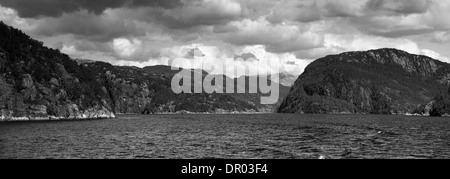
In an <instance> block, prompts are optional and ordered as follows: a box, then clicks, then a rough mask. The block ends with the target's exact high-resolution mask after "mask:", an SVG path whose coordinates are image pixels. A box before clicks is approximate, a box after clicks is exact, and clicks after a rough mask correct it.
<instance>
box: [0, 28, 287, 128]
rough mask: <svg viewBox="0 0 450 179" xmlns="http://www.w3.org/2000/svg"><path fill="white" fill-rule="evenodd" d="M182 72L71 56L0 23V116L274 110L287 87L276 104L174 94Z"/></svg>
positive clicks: (253, 98) (256, 98)
mask: <svg viewBox="0 0 450 179" xmlns="http://www.w3.org/2000/svg"><path fill="white" fill-rule="evenodd" d="M178 72H179V71H172V70H171V68H170V67H168V66H153V67H145V68H137V67H124V66H113V65H111V64H109V63H104V62H95V61H91V60H80V59H77V60H72V59H71V58H70V57H69V56H67V55H65V54H62V53H60V52H59V51H58V50H54V49H50V48H47V47H44V46H43V44H42V42H39V41H36V40H34V39H32V38H30V37H29V36H27V35H26V34H24V33H23V32H21V31H20V30H17V29H14V28H12V27H9V26H7V25H5V24H4V23H0V121H1V120H49V119H55V120H58V119H84V118H111V117H114V116H115V114H141V113H143V114H154V113H191V112H192V113H234V112H250V113H253V112H274V111H275V109H276V107H277V106H278V105H279V104H280V103H281V101H282V99H283V97H284V96H286V95H287V93H288V92H289V87H286V86H282V85H280V93H281V94H280V96H281V97H280V100H279V102H278V103H277V104H274V105H262V104H260V97H261V96H263V95H264V94H261V93H257V94H250V93H248V92H247V93H244V94H238V93H234V94H216V93H214V94H206V93H202V94H184V93H182V94H175V93H173V92H172V90H171V81H172V77H173V76H174V75H175V74H177V73H178ZM192 72H193V73H194V72H196V71H195V70H192ZM202 73H203V74H202V76H203V77H205V76H206V75H207V73H206V72H204V71H203V72H202ZM226 78H227V77H225V76H224V79H226ZM247 78H252V77H247ZM192 80H194V79H192ZM192 82H193V83H196V82H195V81H192ZM247 82H248V81H247ZM225 84H226V83H225ZM249 85H250V84H249V83H247V84H246V85H245V86H239V85H237V83H236V86H235V88H236V89H238V88H246V89H248V86H249ZM264 96H265V95H264Z"/></svg>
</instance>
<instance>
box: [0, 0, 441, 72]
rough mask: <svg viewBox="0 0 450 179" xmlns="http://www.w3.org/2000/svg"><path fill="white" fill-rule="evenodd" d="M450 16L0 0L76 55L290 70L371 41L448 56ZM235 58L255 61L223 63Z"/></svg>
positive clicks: (435, 5) (285, 5) (263, 0)
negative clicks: (199, 62) (199, 61)
mask: <svg viewBox="0 0 450 179" xmlns="http://www.w3.org/2000/svg"><path fill="white" fill-rule="evenodd" d="M449 17H450V1H449V0H0V20H1V21H3V22H4V23H6V24H8V25H11V26H13V27H15V28H18V29H21V30H22V31H24V32H25V33H27V34H29V35H30V36H31V37H33V38H35V39H37V40H40V41H43V42H44V44H45V45H46V46H48V47H51V48H55V49H59V50H60V51H61V52H63V53H66V54H68V55H70V56H71V57H73V58H79V59H90V60H96V61H104V62H109V63H112V64H114V65H126V66H138V67H144V66H153V65H173V66H181V67H186V68H189V67H191V68H195V67H196V66H195V65H194V64H192V63H191V62H192V60H193V59H201V60H202V61H203V62H207V63H211V64H219V63H221V64H224V65H226V66H229V65H234V66H238V67H237V68H238V69H239V67H243V66H244V65H249V64H250V65H253V66H258V62H261V61H271V62H273V63H272V64H273V65H270V66H269V67H267V65H265V66H264V65H263V66H264V67H263V66H261V68H264V69H265V70H268V71H270V70H271V69H270V68H272V69H273V68H276V69H281V71H285V72H289V73H291V74H294V75H299V74H300V73H302V72H303V70H304V68H305V67H306V66H307V65H308V64H309V63H311V62H312V61H313V60H315V59H318V58H321V57H324V56H326V55H330V54H338V53H341V52H346V51H362V50H370V49H377V48H397V49H400V50H405V51H407V52H410V53H413V54H420V55H427V56H430V57H432V58H435V59H438V60H440V61H444V62H450V50H449V49H450V18H449ZM236 57H242V58H244V60H247V59H250V58H255V59H256V60H247V61H229V60H225V59H229V58H236ZM175 59H177V60H175ZM174 63H177V64H174ZM230 63H232V64H230ZM266 68H269V69H266ZM223 73H225V74H227V75H229V76H233V73H232V72H228V71H226V72H223Z"/></svg>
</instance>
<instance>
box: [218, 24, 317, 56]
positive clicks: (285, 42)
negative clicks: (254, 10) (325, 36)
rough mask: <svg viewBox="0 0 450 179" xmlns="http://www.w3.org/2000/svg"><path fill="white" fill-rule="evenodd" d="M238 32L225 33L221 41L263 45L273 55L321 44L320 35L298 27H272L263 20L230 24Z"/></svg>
mask: <svg viewBox="0 0 450 179" xmlns="http://www.w3.org/2000/svg"><path fill="white" fill-rule="evenodd" d="M231 24H232V25H233V26H235V27H237V28H238V29H239V30H238V31H236V32H231V33H226V34H224V35H223V39H224V40H225V41H227V42H230V43H232V44H236V45H265V46H266V48H267V50H268V51H270V52H275V53H285V52H293V51H298V50H303V49H312V48H315V47H318V46H320V45H321V44H322V38H321V36H320V35H318V34H316V33H314V32H310V31H308V29H307V28H305V29H303V28H300V27H298V26H284V25H273V24H270V23H269V22H267V21H266V20H265V19H259V20H256V21H252V20H249V19H246V20H243V21H240V22H232V23H231Z"/></svg>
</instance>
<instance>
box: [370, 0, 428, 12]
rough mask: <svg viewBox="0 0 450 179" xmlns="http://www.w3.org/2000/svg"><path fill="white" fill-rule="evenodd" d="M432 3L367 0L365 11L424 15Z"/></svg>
mask: <svg viewBox="0 0 450 179" xmlns="http://www.w3.org/2000/svg"><path fill="white" fill-rule="evenodd" d="M432 3H433V1H431V0H369V1H368V2H367V9H369V10H371V11H375V12H384V13H389V14H393V13H394V14H416V13H419V14H421V13H425V12H426V11H428V9H429V7H430V6H431V4H432Z"/></svg>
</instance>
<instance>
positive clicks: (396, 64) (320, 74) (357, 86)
mask: <svg viewBox="0 0 450 179" xmlns="http://www.w3.org/2000/svg"><path fill="white" fill-rule="evenodd" d="M449 84H450V64H447V63H443V62H440V61H437V60H434V59H432V58H430V57H426V56H420V55H413V54H409V53H407V52H404V51H400V50H396V49H378V50H370V51H365V52H347V53H342V54H338V55H330V56H326V57H324V58H320V59H318V60H316V61H314V62H313V63H311V64H310V65H309V66H308V67H307V68H306V69H305V72H304V73H303V74H302V75H300V77H299V78H298V79H297V81H296V82H295V84H294V86H293V87H292V88H291V90H290V93H289V94H288V96H287V97H286V98H285V100H284V101H283V102H282V104H281V105H280V107H279V108H278V112H280V113H374V114H393V113H399V114H405V113H411V112H413V111H414V110H415V109H416V108H418V107H419V106H421V105H424V104H429V103H430V102H432V101H433V100H434V97H435V96H436V94H438V93H440V91H442V90H445V89H446V87H447V86H448V85H449Z"/></svg>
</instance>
